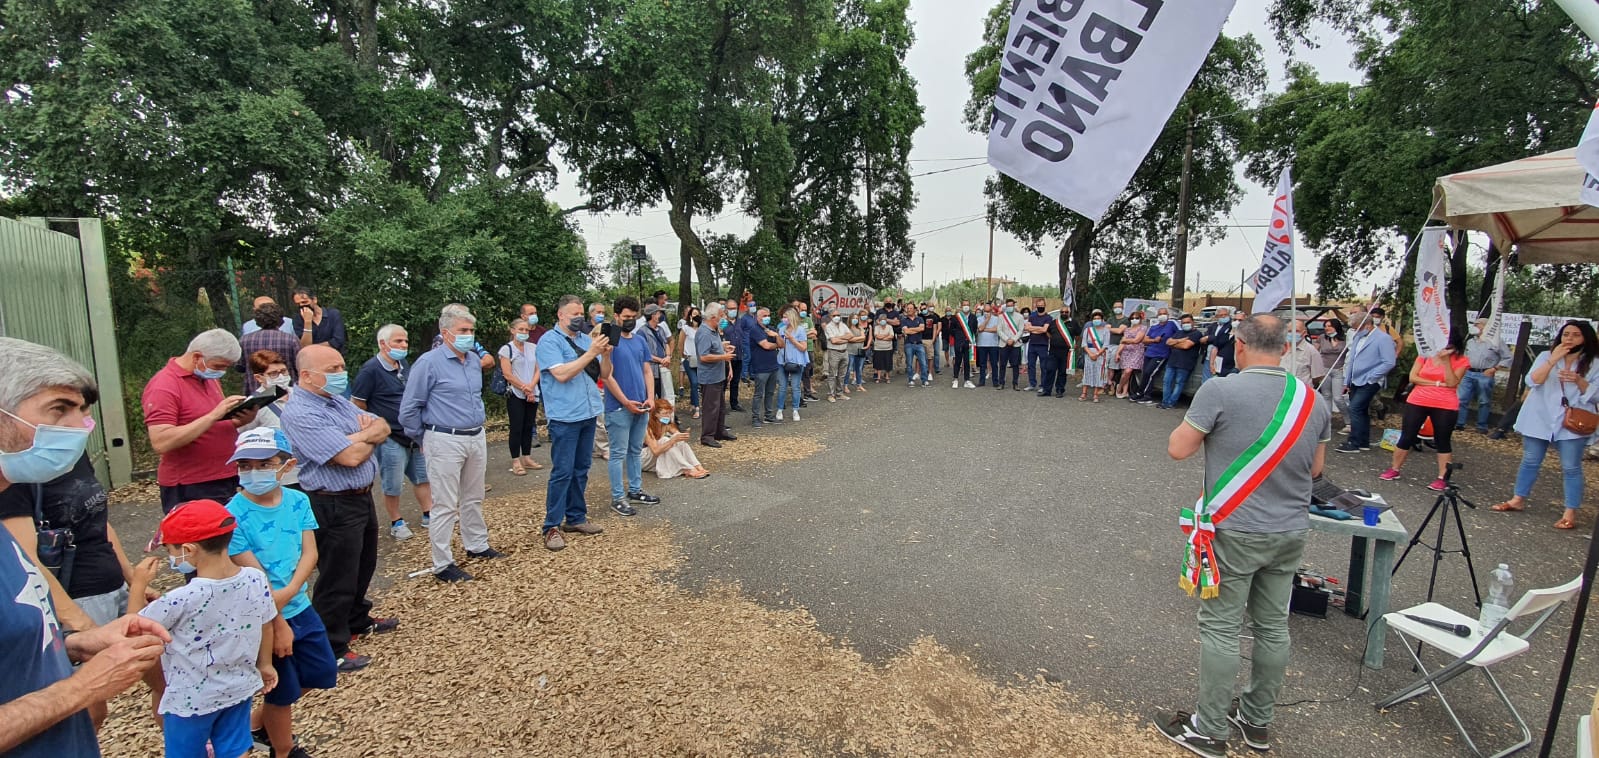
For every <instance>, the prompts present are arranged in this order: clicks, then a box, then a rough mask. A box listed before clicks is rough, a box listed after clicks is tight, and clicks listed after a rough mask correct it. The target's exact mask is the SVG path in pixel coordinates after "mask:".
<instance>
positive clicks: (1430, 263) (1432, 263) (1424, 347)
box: [1414, 227, 1449, 356]
mask: <svg viewBox="0 0 1599 758" xmlns="http://www.w3.org/2000/svg"><path fill="white" fill-rule="evenodd" d="M1448 270H1449V230H1448V229H1444V228H1441V227H1432V228H1430V229H1425V230H1423V231H1422V233H1421V245H1420V246H1419V248H1418V249H1417V250H1416V323H1415V327H1414V332H1415V337H1416V354H1417V355H1425V356H1431V355H1434V354H1436V353H1437V352H1438V351H1439V350H1442V349H1444V345H1446V344H1448V341H1449V305H1448V304H1447V303H1445V302H1444V284H1445V281H1446V280H1445V275H1444V272H1446V271H1448Z"/></svg>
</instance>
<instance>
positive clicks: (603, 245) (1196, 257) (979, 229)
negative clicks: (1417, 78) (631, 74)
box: [554, 0, 1358, 291]
mask: <svg viewBox="0 0 1599 758" xmlns="http://www.w3.org/2000/svg"><path fill="white" fill-rule="evenodd" d="M1266 5H1267V3H1266V1H1265V0H1239V2H1238V4H1237V6H1236V7H1235V8H1234V10H1233V14H1232V17H1231V18H1230V19H1229V20H1228V22H1227V26H1226V33H1227V34H1229V35H1234V36H1237V35H1243V34H1252V35H1254V36H1255V38H1256V39H1257V40H1259V41H1260V43H1261V47H1262V49H1263V50H1264V52H1265V57H1266V66H1267V70H1268V72H1269V74H1270V77H1271V81H1270V82H1269V83H1268V88H1269V89H1270V90H1272V91H1281V89H1282V87H1283V71H1284V65H1285V64H1286V63H1287V61H1288V58H1287V56H1286V55H1285V54H1284V53H1283V52H1282V51H1281V50H1280V49H1279V48H1278V46H1277V43H1276V42H1275V40H1273V39H1272V37H1271V32H1270V30H1269V29H1268V28H1267V25H1266ZM988 8H989V5H988V4H987V3H984V2H972V0H912V3H911V20H912V22H913V23H914V24H915V32H916V44H915V46H914V47H913V48H912V49H911V51H910V55H909V58H908V61H907V63H908V65H909V67H910V70H911V74H912V75H913V76H915V78H916V82H917V91H918V94H919V96H920V98H921V104H922V107H923V109H924V111H925V113H924V119H925V121H926V123H925V124H924V125H923V126H922V128H921V130H920V131H918V132H917V133H916V137H915V146H914V148H913V149H912V152H911V160H912V161H913V163H912V173H916V174H920V173H924V172H930V171H938V170H940V169H948V168H953V167H961V166H968V165H971V164H975V163H979V162H981V161H982V160H983V156H984V154H985V152H986V140H985V137H984V136H983V135H979V134H974V133H971V132H968V131H967V130H966V127H965V126H964V124H963V123H962V122H961V110H962V108H963V107H964V105H965V103H966V96H967V85H966V76H965V73H964V70H963V66H964V61H965V58H966V55H967V54H968V53H970V52H971V51H972V50H974V49H976V47H977V45H978V43H979V42H980V41H981V36H982V29H983V18H984V16H985V15H986V13H987V11H988ZM1318 41H1319V42H1320V43H1321V47H1319V48H1317V49H1313V50H1312V49H1304V48H1300V49H1296V50H1295V51H1294V56H1295V58H1296V59H1298V60H1301V61H1305V62H1308V63H1310V64H1311V65H1312V66H1314V67H1315V68H1316V69H1317V71H1318V72H1319V73H1320V75H1321V78H1322V79H1323V80H1328V81H1353V80H1356V79H1357V78H1358V75H1357V74H1356V72H1354V71H1353V70H1352V69H1351V68H1350V65H1349V62H1350V61H1349V59H1350V49H1349V47H1348V46H1347V45H1346V44H1345V43H1344V42H1343V41H1342V40H1341V39H1339V38H1337V37H1336V36H1335V35H1333V34H1331V33H1324V34H1321V35H1320V37H1319V40H1318ZM972 158H975V159H976V160H959V159H972ZM991 175H992V171H991V169H989V168H988V167H987V166H986V165H979V166H975V167H972V168H963V169H959V170H955V171H949V172H946V173H939V174H932V175H927V176H920V177H917V178H916V180H915V181H916V194H917V203H916V207H915V209H914V210H913V211H912V212H911V234H912V236H913V237H914V238H915V240H916V255H915V257H914V259H913V260H912V263H911V266H910V268H909V269H907V270H906V271H905V274H904V276H902V277H901V279H900V285H901V286H904V287H907V288H914V287H920V286H922V284H923V282H924V281H925V282H926V284H929V285H931V284H933V283H935V282H940V283H942V282H948V281H951V280H954V279H959V278H962V277H971V276H981V275H983V274H984V273H985V269H986V266H987V255H988V229H987V226H986V225H985V224H983V223H982V221H981V220H977V221H973V222H971V223H966V224H963V225H959V226H952V225H954V224H957V223H959V222H961V221H964V220H966V219H969V218H971V217H973V216H978V215H980V214H982V213H983V181H984V179H986V178H987V177H988V176H991ZM1241 181H1242V183H1243V186H1244V188H1245V194H1244V198H1243V200H1242V201H1241V202H1240V203H1239V205H1238V207H1236V208H1235V209H1234V210H1233V216H1234V217H1235V218H1236V219H1237V220H1238V222H1239V224H1240V225H1241V226H1242V228H1241V229H1233V230H1230V231H1229V234H1228V237H1227V239H1225V240H1223V241H1222V242H1221V243H1220V244H1218V245H1214V246H1208V247H1201V248H1198V249H1196V250H1194V251H1191V252H1190V254H1189V261H1188V281H1189V288H1190V290H1192V289H1194V283H1195V280H1196V278H1197V279H1199V280H1200V282H1199V283H1200V284H1201V285H1203V288H1210V287H1213V286H1214V287H1216V288H1217V289H1223V288H1225V287H1229V286H1230V287H1236V286H1237V281H1238V275H1239V271H1240V269H1249V270H1251V271H1253V269H1254V268H1255V267H1256V266H1258V265H1260V248H1261V246H1262V245H1263V244H1264V243H1265V230H1264V229H1263V228H1260V227H1261V225H1263V224H1264V223H1265V222H1266V220H1267V217H1268V216H1269V215H1270V197H1269V195H1268V190H1267V188H1265V187H1262V186H1259V185H1256V184H1254V183H1252V182H1249V181H1248V180H1241ZM554 197H555V199H556V201H557V202H559V203H560V204H561V205H563V206H568V207H570V206H573V205H578V204H581V203H582V202H584V199H583V198H582V196H581V194H580V192H579V191H578V189H577V187H576V183H575V181H573V177H572V175H571V174H570V173H566V174H563V176H562V182H561V184H560V186H559V187H558V188H557V189H556V191H555V193H554ZM577 220H578V223H579V224H580V226H581V228H582V230H583V234H584V236H585V238H586V239H587V241H588V246H589V255H590V257H591V258H594V259H596V261H598V259H599V257H600V256H602V255H603V254H604V252H605V251H606V250H608V249H609V248H610V246H611V245H612V244H614V243H616V242H617V241H618V240H622V239H626V238H632V239H633V240H634V241H637V242H642V243H644V244H645V245H647V246H648V247H649V249H650V253H651V256H652V257H653V258H654V259H655V261H656V263H657V264H658V265H659V266H660V267H661V268H662V270H664V271H665V272H666V273H667V274H668V275H669V276H671V277H672V278H673V279H675V278H676V277H677V274H678V255H677V250H678V245H677V239H676V237H674V236H673V234H672V231H671V228H670V226H669V225H668V223H667V219H666V213H665V211H664V210H663V209H660V208H657V209H653V210H650V211H646V212H644V213H642V214H638V215H625V214H598V215H595V214H584V215H581V216H579V217H578V219H577ZM753 225H754V224H753V222H752V221H751V219H749V218H746V217H744V216H742V214H735V215H731V216H728V217H727V218H724V219H720V220H717V221H715V222H712V223H707V222H706V221H705V220H701V221H700V222H699V223H697V224H696V226H697V227H698V228H700V229H701V233H705V232H707V231H709V232H715V233H724V232H730V233H734V234H738V235H741V236H747V235H748V234H749V233H750V232H751V230H752V228H753ZM1251 225H1255V226H1254V228H1251ZM924 261H925V263H924ZM1296 268H1297V269H1298V270H1299V272H1300V276H1298V277H1296V280H1295V281H1296V285H1297V284H1299V283H1301V282H1304V283H1306V284H1307V285H1308V286H1309V287H1312V288H1313V287H1314V286H1315V281H1314V280H1315V274H1314V271H1315V268H1316V261H1315V257H1314V253H1313V251H1309V250H1305V249H1303V248H1302V249H1300V250H1299V251H1298V260H1297V265H1296ZM994 275H995V276H1001V275H1004V276H1007V277H1010V278H1013V279H1019V280H1021V281H1023V282H1027V283H1033V284H1046V283H1053V282H1055V281H1056V279H1057V277H1058V274H1057V267H1056V259H1055V254H1054V252H1053V251H1046V253H1045V256H1044V257H1043V258H1038V257H1034V256H1033V255H1031V254H1029V253H1028V252H1027V251H1026V250H1025V249H1024V248H1023V247H1022V245H1021V243H1020V242H1019V241H1018V240H1016V239H1015V238H1013V237H1010V236H1009V235H1007V234H1005V233H1003V232H1000V233H999V234H997V235H996V237H995V242H994ZM881 284H886V283H881ZM1301 291H1304V289H1303V288H1301Z"/></svg>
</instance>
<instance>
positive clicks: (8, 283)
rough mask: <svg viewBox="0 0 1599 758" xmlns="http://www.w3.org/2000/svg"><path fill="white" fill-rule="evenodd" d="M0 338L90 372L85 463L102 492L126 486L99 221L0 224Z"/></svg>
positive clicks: (124, 428) (127, 464) (118, 379)
mask: <svg viewBox="0 0 1599 758" xmlns="http://www.w3.org/2000/svg"><path fill="white" fill-rule="evenodd" d="M52 226H54V227H56V228H61V229H67V230H70V231H71V232H73V234H63V233H61V232H58V231H52V229H51V227H52ZM0 336H6V337H16V338H18V339H24V340H28V341H29V342H35V343H38V344H41V345H48V346H50V347H53V348H55V349H57V350H60V351H61V352H62V353H65V354H66V355H69V356H71V357H72V358H73V359H75V360H77V361H78V362H79V363H82V364H83V365H84V366H85V367H87V368H88V369H89V370H90V371H92V372H94V375H95V379H96V381H97V382H98V383H99V385H100V403H99V404H98V405H97V406H96V407H95V408H94V416H95V421H96V427H95V433H94V434H93V435H91V436H90V438H89V456H90V459H91V460H93V461H94V466H95V472H96V475H97V476H98V477H99V478H100V482H101V483H102V484H104V485H106V486H107V487H117V486H120V485H122V484H126V483H127V482H128V481H129V479H130V478H131V475H132V468H133V461H132V455H131V451H130V449H129V444H128V420H127V415H126V414H125V412H124V411H123V405H122V375H121V369H120V368H119V366H118V363H117V349H116V347H117V346H116V333H115V331H114V328H113V324H112V321H111V284H110V280H109V278H108V276H107V270H106V257H105V243H104V236H103V234H102V230H101V227H100V220H99V219H93V218H83V219H48V220H47V219H36V218H29V219H23V220H20V221H18V220H12V219H8V218H0ZM4 370H5V367H3V366H0V371H4Z"/></svg>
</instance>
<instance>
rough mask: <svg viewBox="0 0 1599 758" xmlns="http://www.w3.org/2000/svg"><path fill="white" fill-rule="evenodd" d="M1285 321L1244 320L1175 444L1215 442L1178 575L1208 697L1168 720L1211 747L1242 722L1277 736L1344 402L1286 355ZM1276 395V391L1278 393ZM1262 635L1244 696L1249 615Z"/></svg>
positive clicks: (1257, 741) (1174, 447)
mask: <svg viewBox="0 0 1599 758" xmlns="http://www.w3.org/2000/svg"><path fill="white" fill-rule="evenodd" d="M1284 333H1285V326H1284V324H1283V322H1282V321H1281V320H1280V319H1278V318H1275V317H1273V316H1267V315H1257V316H1253V317H1251V318H1249V319H1246V320H1244V321H1242V322H1240V323H1239V324H1237V325H1236V326H1235V327H1234V329H1233V340H1234V351H1235V356H1236V359H1237V361H1238V365H1239V367H1240V369H1241V371H1240V372H1239V373H1237V374H1234V375H1232V376H1226V377H1218V378H1216V379H1213V380H1212V381H1209V382H1206V383H1205V385H1204V386H1202V387H1200V389H1199V392H1198V393H1197V394H1196V395H1195V396H1194V399H1193V402H1192V403H1191V404H1190V406H1189V409H1188V413H1187V415H1186V416H1185V417H1184V418H1183V422H1182V423H1181V424H1179V425H1178V426H1177V428H1176V429H1175V430H1173V431H1172V433H1171V438H1170V440H1169V441H1168V443H1167V452H1168V453H1169V454H1170V455H1171V457H1172V458H1174V459H1176V460H1183V459H1185V458H1189V457H1191V456H1192V455H1193V454H1194V453H1197V452H1199V451H1200V450H1201V449H1203V450H1204V452H1205V487H1204V491H1203V493H1202V494H1201V496H1200V497H1199V499H1198V501H1197V502H1196V503H1194V505H1193V506H1191V507H1189V508H1185V509H1183V511H1182V515H1181V518H1180V521H1179V523H1180V526H1181V527H1182V532H1183V563H1182V571H1181V573H1180V574H1179V576H1178V584H1179V586H1181V587H1182V588H1183V589H1185V590H1187V591H1188V592H1189V593H1190V594H1194V593H1197V594H1198V596H1199V598H1200V604H1199V616H1198V620H1199V636H1200V658H1199V701H1198V707H1197V708H1196V709H1195V712H1193V713H1190V712H1188V711H1176V712H1165V713H1162V714H1159V715H1158V716H1157V717H1156V727H1157V728H1159V729H1160V731H1161V733H1162V734H1164V735H1166V737H1167V738H1168V739H1170V740H1171V741H1173V742H1175V743H1177V744H1178V745H1181V746H1182V747H1184V748H1187V749H1188V750H1190V751H1192V752H1194V753H1196V754H1199V755H1204V756H1223V755H1226V752H1227V738H1228V736H1229V733H1230V731H1231V729H1230V725H1231V726H1237V727H1238V728H1239V729H1240V731H1242V732H1243V737H1244V740H1245V742H1246V743H1247V744H1248V745H1249V746H1250V747H1252V748H1255V749H1256V750H1266V749H1268V748H1270V747H1271V742H1270V738H1269V734H1268V728H1269V727H1270V725H1271V722H1272V717H1273V709H1274V705H1275V703H1276V702H1277V692H1278V690H1279V689H1280V688H1281V687H1282V683H1283V675H1284V671H1285V670H1286V669H1287V666H1288V653H1289V639H1288V600H1289V596H1290V595H1291V594H1292V592H1293V579H1294V571H1295V569H1297V568H1298V567H1299V559H1300V555H1301V553H1303V552H1304V549H1305V536H1306V533H1307V532H1308V531H1309V529H1310V515H1309V510H1310V492H1311V479H1312V478H1313V477H1315V476H1316V475H1318V474H1320V473H1321V469H1322V464H1323V462H1324V460H1325V458H1326V451H1327V447H1326V445H1327V442H1328V440H1330V439H1331V438H1332V414H1331V412H1330V411H1329V410H1328V408H1327V404H1326V403H1325V401H1323V400H1322V399H1321V397H1320V396H1319V395H1318V394H1317V393H1316V392H1315V390H1314V388H1312V387H1311V386H1310V385H1309V384H1307V383H1305V382H1301V381H1299V380H1298V379H1295V378H1294V377H1292V376H1290V375H1289V374H1287V373H1286V372H1284V371H1283V369H1282V368H1281V367H1280V366H1279V365H1278V364H1279V361H1280V360H1281V359H1282V355H1283V353H1284V351H1285V350H1286V346H1285V343H1284V341H1283V338H1284ZM1268 399H1269V400H1268ZM1246 617H1247V618H1248V619H1250V622H1251V623H1250V633H1251V635H1252V636H1253V637H1254V640H1255V642H1254V648H1253V652H1252V655H1251V661H1252V663H1251V665H1250V678H1249V684H1248V686H1247V687H1245V688H1244V690H1243V692H1242V694H1241V695H1240V696H1239V697H1237V698H1233V697H1232V692H1233V684H1234V680H1235V679H1237V676H1238V669H1239V650H1238V635H1239V633H1240V631H1242V628H1243V625H1244V619H1245V618H1246Z"/></svg>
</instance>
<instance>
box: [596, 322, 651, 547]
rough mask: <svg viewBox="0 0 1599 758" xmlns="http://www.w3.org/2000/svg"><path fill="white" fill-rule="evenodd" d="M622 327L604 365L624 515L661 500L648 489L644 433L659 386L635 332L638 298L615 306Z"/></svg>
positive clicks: (614, 480) (614, 472) (617, 502)
mask: <svg viewBox="0 0 1599 758" xmlns="http://www.w3.org/2000/svg"><path fill="white" fill-rule="evenodd" d="M613 312H614V313H615V314H616V318H617V320H618V322H619V323H620V324H621V327H622V331H621V337H622V338H621V339H620V340H617V343H616V346H615V347H614V348H612V349H611V352H610V354H609V355H606V356H605V357H604V358H603V359H601V361H600V379H601V380H602V381H604V382H605V431H606V433H607V434H609V435H610V438H611V457H610V459H609V460H608V461H607V463H608V464H609V465H607V466H606V470H607V473H608V474H609V475H610V479H611V510H613V511H616V512H617V513H618V514H621V515H623V516H632V515H635V514H637V513H638V510H637V509H635V508H634V507H633V506H632V505H630V504H629V503H630V502H633V503H643V504H645V505H655V504H657V503H659V502H661V499H660V498H658V497H656V496H654V495H651V494H649V493H647V492H645V491H644V469H643V461H642V460H641V459H640V458H639V453H640V451H642V450H643V449H644V431H645V430H646V429H648V428H649V421H650V409H652V408H654V407H655V386H654V383H653V382H651V381H650V358H651V354H650V348H649V345H648V344H647V343H645V341H644V338H643V337H640V336H638V335H636V334H634V333H633V332H634V330H635V329H636V328H637V327H638V323H639V322H638V313H639V304H638V299H637V298H634V297H633V296H631V295H623V296H621V297H619V298H617V299H616V303H615V305H614V308H613Z"/></svg>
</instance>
